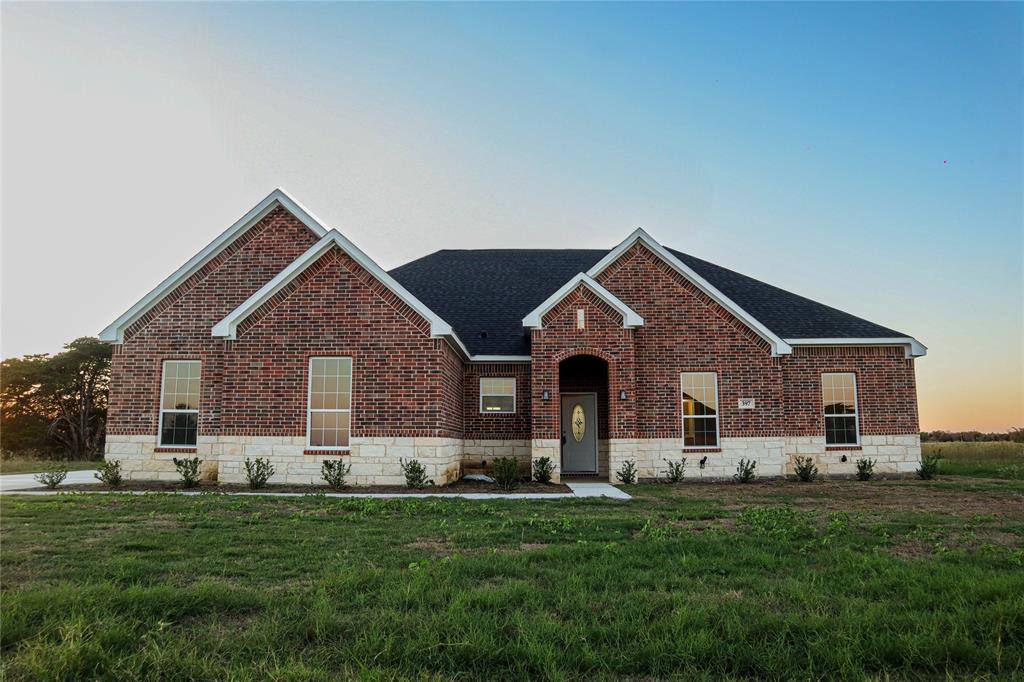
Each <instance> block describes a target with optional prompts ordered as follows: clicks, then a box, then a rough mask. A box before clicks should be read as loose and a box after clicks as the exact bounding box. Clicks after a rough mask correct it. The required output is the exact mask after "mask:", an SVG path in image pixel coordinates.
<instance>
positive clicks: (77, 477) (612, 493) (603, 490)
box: [0, 471, 631, 500]
mask: <svg viewBox="0 0 1024 682" xmlns="http://www.w3.org/2000/svg"><path fill="white" fill-rule="evenodd" d="M94 473H95V472H94V471H69V472H68V477H67V478H65V479H64V482H65V483H95V482H96V479H95V478H93V474H94ZM32 476H33V474H9V475H7V476H0V494H3V493H12V492H13V493H16V494H18V495H57V494H60V493H61V492H63V491H62V490H61V489H60V488H57V489H56V490H46V489H42V490H38V489H37V490H25V488H39V487H40V486H39V483H37V482H36V480H35V479H34V478H32ZM566 485H567V486H569V489H570V490H572V492H571V493H395V494H392V493H319V492H317V493H277V492H273V491H269V490H267V491H263V490H254V491H252V492H231V493H221V494H222V495H267V496H271V497H302V496H303V495H309V494H322V495H323V496H324V497H379V498H396V497H414V498H424V497H462V498H465V499H467V500H561V499H566V498H571V497H610V498H613V499H616V500H628V499H631V497H630V496H629V495H628V494H626V493H624V492H623V491H621V490H619V489H618V488H616V487H615V486H613V485H610V484H608V483H596V482H588V483H575V482H566ZM79 492H81V491H79ZM110 492H112V491H108V490H95V491H89V494H97V493H98V494H109V493H110ZM114 492H118V491H114ZM121 492H123V493H129V494H132V495H145V494H146V492H145V491H141V490H125V491H121ZM167 492H170V493H173V494H176V495H201V494H202V493H200V492H199V491H192V490H180V491H167Z"/></svg>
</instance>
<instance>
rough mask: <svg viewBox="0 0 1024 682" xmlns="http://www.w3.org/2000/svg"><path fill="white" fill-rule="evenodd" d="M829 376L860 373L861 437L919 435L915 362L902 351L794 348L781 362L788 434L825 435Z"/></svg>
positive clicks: (896, 349)
mask: <svg viewBox="0 0 1024 682" xmlns="http://www.w3.org/2000/svg"><path fill="white" fill-rule="evenodd" d="M826 372H853V373H854V374H856V376H857V411H858V412H859V413H860V414H859V416H860V432H861V434H865V435H877V436H881V435H893V434H908V433H918V431H919V426H918V421H917V385H916V381H915V379H914V360H913V358H907V357H906V356H905V353H904V350H903V349H902V348H899V347H883V348H794V349H793V354H792V355H790V356H789V357H787V358H785V360H784V361H783V363H782V373H783V381H784V385H785V404H786V409H785V412H786V435H791V436H814V435H821V434H823V433H824V431H825V418H824V415H823V414H822V405H821V375H822V374H823V373H826Z"/></svg>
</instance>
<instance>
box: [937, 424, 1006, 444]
mask: <svg viewBox="0 0 1024 682" xmlns="http://www.w3.org/2000/svg"><path fill="white" fill-rule="evenodd" d="M989 440H992V441H996V440H1005V441H1013V442H1014V443H1024V427H1017V428H1011V429H1010V430H1009V431H1007V432H1006V433H982V432H981V431H922V432H921V442H923V443H950V442H953V441H964V442H966V443H974V442H980V441H989Z"/></svg>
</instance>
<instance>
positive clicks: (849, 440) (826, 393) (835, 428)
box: [821, 374, 860, 445]
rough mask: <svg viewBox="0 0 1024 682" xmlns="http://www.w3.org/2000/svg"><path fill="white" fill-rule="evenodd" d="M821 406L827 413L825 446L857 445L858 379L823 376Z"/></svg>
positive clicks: (845, 375)
mask: <svg viewBox="0 0 1024 682" xmlns="http://www.w3.org/2000/svg"><path fill="white" fill-rule="evenodd" d="M821 404H822V408H823V409H824V412H825V445H857V444H858V443H859V442H860V441H859V437H858V433H857V432H858V431H859V429H858V424H857V377H856V376H854V375H853V374H822V375H821Z"/></svg>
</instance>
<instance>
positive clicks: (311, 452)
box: [302, 448, 352, 456]
mask: <svg viewBox="0 0 1024 682" xmlns="http://www.w3.org/2000/svg"><path fill="white" fill-rule="evenodd" d="M302 454H304V455H339V456H340V455H350V454H352V451H351V450H350V449H349V448H345V449H344V450H324V449H323V448H306V449H305V450H303V451H302Z"/></svg>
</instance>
